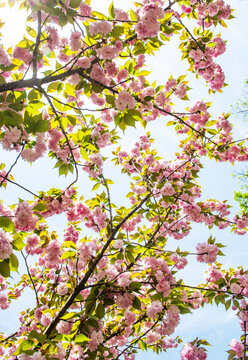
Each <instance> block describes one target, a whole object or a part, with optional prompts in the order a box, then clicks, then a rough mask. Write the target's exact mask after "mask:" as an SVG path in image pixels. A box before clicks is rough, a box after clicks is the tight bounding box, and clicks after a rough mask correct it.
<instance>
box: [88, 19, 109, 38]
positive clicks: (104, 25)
mask: <svg viewBox="0 0 248 360" xmlns="http://www.w3.org/2000/svg"><path fill="white" fill-rule="evenodd" d="M112 29H113V26H112V24H111V22H109V21H99V22H96V21H95V22H93V23H91V24H90V26H89V33H90V35H91V36H95V35H96V34H101V35H103V36H106V35H107V34H108V33H110V32H111V31H112Z"/></svg>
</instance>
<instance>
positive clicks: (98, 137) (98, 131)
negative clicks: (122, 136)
mask: <svg viewBox="0 0 248 360" xmlns="http://www.w3.org/2000/svg"><path fill="white" fill-rule="evenodd" d="M91 138H92V139H93V140H95V141H96V144H97V146H99V147H100V148H103V147H105V146H108V145H111V140H110V139H111V134H110V132H108V130H106V129H105V127H104V126H103V125H102V124H101V123H98V124H96V126H95V127H94V129H93V130H92V132H91Z"/></svg>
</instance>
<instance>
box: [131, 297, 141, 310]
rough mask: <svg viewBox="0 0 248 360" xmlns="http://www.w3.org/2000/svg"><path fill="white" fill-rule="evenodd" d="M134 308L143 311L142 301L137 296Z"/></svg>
mask: <svg viewBox="0 0 248 360" xmlns="http://www.w3.org/2000/svg"><path fill="white" fill-rule="evenodd" d="M132 305H133V307H134V308H135V309H137V310H141V302H140V299H139V298H138V297H137V296H135V298H134V299H133V304H132Z"/></svg>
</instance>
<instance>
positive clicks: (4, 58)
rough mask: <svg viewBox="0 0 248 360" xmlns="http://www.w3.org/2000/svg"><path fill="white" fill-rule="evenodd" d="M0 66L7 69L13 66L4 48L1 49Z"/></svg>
mask: <svg viewBox="0 0 248 360" xmlns="http://www.w3.org/2000/svg"><path fill="white" fill-rule="evenodd" d="M0 65H3V66H5V67H7V66H10V65H11V61H10V59H9V56H8V54H7V53H6V51H5V50H4V49H3V48H2V47H0Z"/></svg>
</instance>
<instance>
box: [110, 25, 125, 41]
mask: <svg viewBox="0 0 248 360" xmlns="http://www.w3.org/2000/svg"><path fill="white" fill-rule="evenodd" d="M123 33H124V26H120V25H116V26H115V27H114V29H113V31H112V33H111V35H112V36H113V37H114V38H119V37H120V36H121V35H122V34H123Z"/></svg>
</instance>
